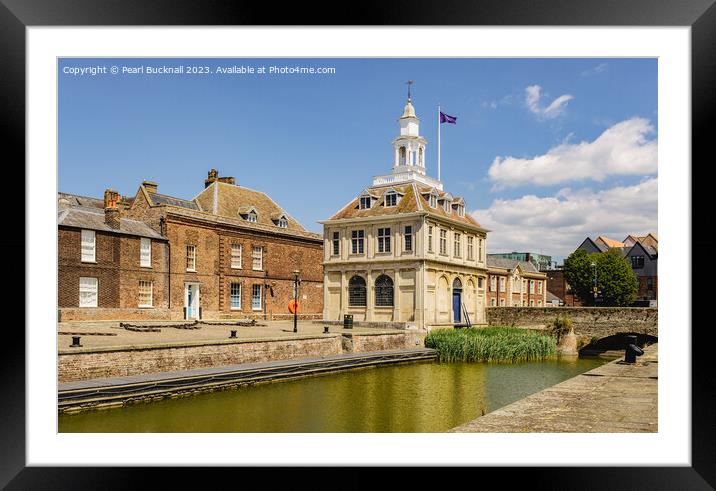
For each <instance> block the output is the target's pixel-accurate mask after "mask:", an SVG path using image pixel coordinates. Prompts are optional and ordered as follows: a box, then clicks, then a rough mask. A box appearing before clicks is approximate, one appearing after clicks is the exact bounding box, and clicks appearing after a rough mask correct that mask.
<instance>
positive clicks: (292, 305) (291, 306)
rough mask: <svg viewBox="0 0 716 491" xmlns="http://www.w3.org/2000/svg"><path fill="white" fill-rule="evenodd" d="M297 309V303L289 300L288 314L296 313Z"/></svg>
mask: <svg viewBox="0 0 716 491" xmlns="http://www.w3.org/2000/svg"><path fill="white" fill-rule="evenodd" d="M298 309H299V305H298V301H296V300H291V301H289V302H288V311H289V312H291V313H292V314H295V313H297V312H298Z"/></svg>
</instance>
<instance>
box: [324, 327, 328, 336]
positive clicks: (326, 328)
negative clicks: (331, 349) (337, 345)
mask: <svg viewBox="0 0 716 491" xmlns="http://www.w3.org/2000/svg"><path fill="white" fill-rule="evenodd" d="M323 334H328V326H323Z"/></svg>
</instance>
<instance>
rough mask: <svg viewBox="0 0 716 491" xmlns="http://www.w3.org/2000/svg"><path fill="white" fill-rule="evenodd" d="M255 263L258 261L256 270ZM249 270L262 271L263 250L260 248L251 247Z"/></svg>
mask: <svg viewBox="0 0 716 491" xmlns="http://www.w3.org/2000/svg"><path fill="white" fill-rule="evenodd" d="M256 261H258V265H259V266H258V268H257V267H256ZM251 269H252V270H253V271H263V269H264V248H263V247H262V246H252V247H251Z"/></svg>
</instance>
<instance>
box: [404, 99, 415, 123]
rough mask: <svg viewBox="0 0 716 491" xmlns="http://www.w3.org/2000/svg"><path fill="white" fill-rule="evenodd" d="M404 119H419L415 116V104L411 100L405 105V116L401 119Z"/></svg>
mask: <svg viewBox="0 0 716 491" xmlns="http://www.w3.org/2000/svg"><path fill="white" fill-rule="evenodd" d="M403 118H417V116H416V115H415V108H414V107H413V104H411V102H410V99H408V102H407V103H406V104H405V109H403V115H402V116H401V117H400V119H403Z"/></svg>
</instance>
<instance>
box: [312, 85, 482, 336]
mask: <svg viewBox="0 0 716 491" xmlns="http://www.w3.org/2000/svg"><path fill="white" fill-rule="evenodd" d="M398 123H399V128H400V133H399V135H398V136H397V138H395V139H394V140H393V142H392V144H393V167H392V172H391V173H390V174H388V175H383V176H375V177H374V178H373V182H372V185H370V186H369V187H367V188H365V189H364V190H363V191H362V192H361V193H360V194H358V196H355V197H354V198H352V199H351V200H350V201H349V202H348V204H346V205H345V206H344V207H343V208H341V209H340V210H339V211H338V212H337V213H335V214H334V215H333V216H332V217H331V218H329V219H328V220H324V221H321V222H320V223H322V224H323V226H324V234H323V240H324V257H323V266H324V281H323V282H324V302H323V304H324V308H323V317H324V319H325V320H332V321H335V320H341V319H342V318H343V316H344V315H346V314H349V315H353V316H354V320H356V321H367V322H398V323H402V324H403V325H404V326H405V327H407V328H412V327H415V328H418V329H423V328H429V327H430V326H435V325H447V324H453V323H465V322H467V321H468V319H469V322H471V323H473V324H479V323H484V322H485V285H486V282H487V267H486V263H485V260H486V256H485V251H486V247H487V232H488V231H487V230H485V229H484V228H483V227H481V226H480V224H479V223H478V222H477V221H476V220H475V219H474V218H473V217H472V216H470V214H468V213H466V212H465V201H464V200H463V199H462V198H460V197H457V196H453V195H452V194H450V193H449V192H446V191H445V190H443V184H442V182H440V181H439V180H437V179H434V178H432V177H430V176H428V175H427V174H426V171H425V167H426V166H425V164H426V159H425V146H426V145H427V142H426V140H425V139H424V138H423V137H422V136H421V135H420V131H419V123H420V120H419V118H418V117H417V116H416V114H415V109H414V107H413V104H412V102H411V100H410V98H408V101H407V103H406V104H405V107H404V110H403V114H402V115H401V116H400V118H399V119H398Z"/></svg>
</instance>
